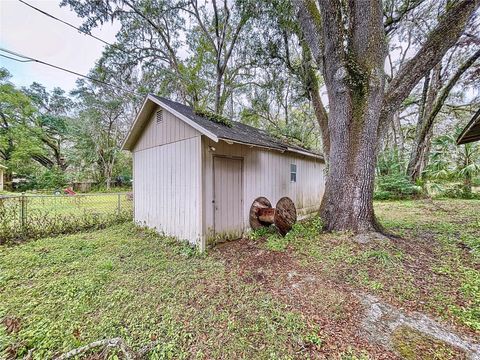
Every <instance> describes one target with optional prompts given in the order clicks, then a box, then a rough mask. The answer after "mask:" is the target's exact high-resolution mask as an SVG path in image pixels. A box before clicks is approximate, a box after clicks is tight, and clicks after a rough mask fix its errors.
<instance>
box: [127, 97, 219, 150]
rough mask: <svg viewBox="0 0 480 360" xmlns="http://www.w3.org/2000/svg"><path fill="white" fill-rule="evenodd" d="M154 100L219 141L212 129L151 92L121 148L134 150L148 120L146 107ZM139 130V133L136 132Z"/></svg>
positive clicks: (196, 128)
mask: <svg viewBox="0 0 480 360" xmlns="http://www.w3.org/2000/svg"><path fill="white" fill-rule="evenodd" d="M149 101H150V102H152V103H154V104H156V105H158V106H161V107H162V108H163V109H165V110H167V111H168V112H170V113H172V114H173V115H175V116H176V117H178V118H179V119H180V120H182V121H183V122H185V123H187V124H188V125H190V126H191V127H193V128H194V129H195V130H197V131H199V132H200V133H201V134H203V135H205V136H206V137H208V138H209V139H211V140H212V141H214V142H218V137H217V136H216V135H215V134H213V133H211V132H210V131H208V130H206V129H205V128H203V127H202V126H200V125H198V124H197V123H195V122H194V121H192V120H190V119H189V118H187V117H186V116H185V115H183V114H181V113H179V112H178V111H176V110H175V109H172V108H171V107H170V106H168V105H167V104H165V103H164V102H163V101H161V100H160V99H157V98H156V97H154V96H152V95H151V94H149V95H148V96H147V97H146V98H145V100H144V102H143V104H142V107H141V108H140V111H139V112H138V114H137V116H136V118H135V120H134V121H133V123H132V126H131V127H130V130H129V131H128V134H127V136H126V137H125V140H124V141H123V143H122V146H121V149H122V150H129V151H131V150H133V147H134V146H135V144H136V142H137V140H138V138H139V137H140V135H141V127H142V125H143V124H144V123H145V121H147V120H148V119H147V115H146V114H145V111H146V108H147V105H148V102H149ZM137 132H138V134H136V133H137Z"/></svg>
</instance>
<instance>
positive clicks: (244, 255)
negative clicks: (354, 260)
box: [213, 239, 398, 359]
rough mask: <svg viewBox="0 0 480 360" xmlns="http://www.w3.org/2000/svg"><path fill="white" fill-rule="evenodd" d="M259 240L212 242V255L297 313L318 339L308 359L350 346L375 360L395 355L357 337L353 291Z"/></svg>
mask: <svg viewBox="0 0 480 360" xmlns="http://www.w3.org/2000/svg"><path fill="white" fill-rule="evenodd" d="M260 244H261V242H254V241H251V240H245V239H243V240H239V241H235V242H230V243H226V244H222V245H219V246H217V248H216V249H215V250H213V255H214V256H216V257H218V258H219V259H220V260H221V261H223V262H224V263H225V265H226V266H227V267H229V268H230V269H231V270H232V271H237V272H238V273H239V274H240V276H241V278H242V279H243V280H244V281H245V282H247V283H254V284H256V285H259V286H260V287H261V288H262V289H263V290H264V291H268V292H269V293H270V294H271V295H272V296H273V297H274V298H275V299H277V300H279V301H281V302H282V303H284V304H286V305H287V306H288V307H289V308H290V309H291V310H293V311H295V312H298V313H300V314H301V315H302V316H303V317H304V319H305V321H306V322H307V323H308V325H309V326H310V327H311V328H312V329H315V332H316V335H317V336H319V337H320V338H321V340H322V341H321V343H322V345H321V346H314V347H311V348H310V351H311V356H312V357H313V358H334V357H335V356H337V355H338V354H341V353H343V352H346V351H348V350H349V349H351V348H354V349H357V350H364V351H367V352H368V353H369V354H370V356H372V357H373V358H375V359H397V358H398V357H397V356H396V355H395V354H394V353H393V352H392V351H390V350H389V349H387V348H385V347H384V346H383V345H381V344H376V343H370V342H369V341H368V340H367V339H365V337H364V336H363V335H362V333H363V331H362V330H361V320H362V313H363V311H362V309H363V308H362V305H361V303H360V301H359V300H358V298H356V297H355V296H354V295H353V293H352V291H351V290H350V289H348V288H346V287H343V286H340V285H339V284H338V283H334V282H332V281H330V280H328V279H325V278H323V277H322V276H321V271H316V269H314V268H311V267H309V268H308V269H307V268H305V267H303V266H301V265H300V264H299V262H298V261H297V259H295V258H294V257H293V255H292V253H291V251H289V250H287V251H285V252H274V251H268V250H265V249H262V248H261V246H259V245H260Z"/></svg>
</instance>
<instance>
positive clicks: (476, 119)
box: [457, 109, 480, 145]
mask: <svg viewBox="0 0 480 360" xmlns="http://www.w3.org/2000/svg"><path fill="white" fill-rule="evenodd" d="M478 140H480V109H478V111H477V112H476V113H475V115H473V118H472V120H470V122H469V123H468V124H467V126H465V129H463V131H462V133H461V134H460V136H459V137H458V139H457V145H461V144H467V143H470V142H473V141H478Z"/></svg>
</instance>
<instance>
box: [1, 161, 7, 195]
mask: <svg viewBox="0 0 480 360" xmlns="http://www.w3.org/2000/svg"><path fill="white" fill-rule="evenodd" d="M6 169H7V167H6V166H4V165H2V164H0V191H3V178H4V174H3V173H4V172H5V170H6Z"/></svg>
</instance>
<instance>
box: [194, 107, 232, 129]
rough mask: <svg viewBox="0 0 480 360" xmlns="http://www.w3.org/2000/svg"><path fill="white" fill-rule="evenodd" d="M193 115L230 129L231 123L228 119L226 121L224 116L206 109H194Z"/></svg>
mask: <svg viewBox="0 0 480 360" xmlns="http://www.w3.org/2000/svg"><path fill="white" fill-rule="evenodd" d="M194 112H195V114H196V115H198V116H201V117H204V118H206V119H208V120H210V121H213V122H216V123H217V124H221V125H224V126H227V127H232V126H233V123H232V121H231V120H230V119H227V118H226V117H225V116H222V115H220V114H215V113H214V112H212V111H209V110H206V109H195V110H194Z"/></svg>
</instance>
